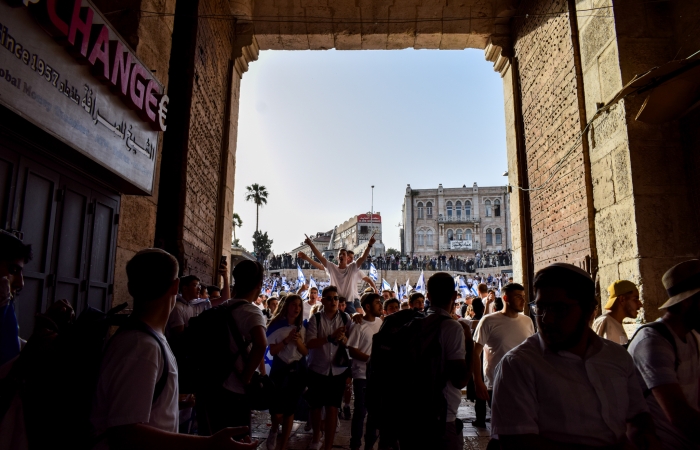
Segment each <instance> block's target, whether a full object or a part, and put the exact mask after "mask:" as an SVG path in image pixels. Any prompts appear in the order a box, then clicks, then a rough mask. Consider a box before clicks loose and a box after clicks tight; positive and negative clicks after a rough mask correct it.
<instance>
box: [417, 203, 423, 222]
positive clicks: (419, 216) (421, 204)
mask: <svg viewBox="0 0 700 450" xmlns="http://www.w3.org/2000/svg"><path fill="white" fill-rule="evenodd" d="M417 206H418V218H419V219H422V218H423V202H418V205H417Z"/></svg>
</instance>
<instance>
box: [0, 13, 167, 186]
mask: <svg viewBox="0 0 700 450" xmlns="http://www.w3.org/2000/svg"><path fill="white" fill-rule="evenodd" d="M24 4H25V5H26V4H28V5H29V6H22V2H19V5H20V6H16V7H12V6H10V5H9V4H8V3H7V2H6V1H2V0H0V102H1V103H2V104H4V105H5V106H7V107H8V108H10V109H11V110H13V111H15V112H16V113H17V114H19V115H20V116H22V117H24V118H25V119H27V120H29V121H30V122H33V123H34V124H36V125H37V126H39V127H40V128H42V129H44V130H46V131H47V132H49V133H50V134H52V135H54V136H55V137H57V138H58V139H60V140H61V141H63V142H65V143H66V144H68V145H70V146H71V147H73V148H75V149H76V150H78V151H79V152H81V153H82V154H84V155H85V156H86V157H88V158H90V159H91V160H93V161H95V162H97V163H99V164H100V165H102V166H104V167H106V168H107V169H109V170H110V171H112V172H114V173H115V174H117V175H118V176H120V177H121V178H123V179H124V180H126V181H128V182H129V183H130V184H131V185H133V186H135V187H136V188H138V190H140V191H143V192H144V193H148V194H150V193H152V191H153V180H154V174H155V164H156V152H157V148H158V138H159V131H162V130H165V118H166V113H167V102H168V97H167V95H164V88H163V85H162V84H160V83H159V82H158V80H156V79H155V77H153V76H152V74H151V72H150V71H149V70H147V69H146V67H145V66H144V65H143V64H142V63H141V62H140V61H139V60H138V59H137V58H136V56H135V55H134V53H133V51H132V50H130V49H129V47H128V46H127V45H126V43H125V42H124V40H123V39H122V38H121V37H120V36H119V35H118V34H117V33H116V32H115V31H114V30H113V29H112V27H111V25H109V23H108V22H107V21H106V20H105V19H104V17H103V16H102V15H101V14H100V13H99V11H98V10H97V9H96V8H95V7H94V6H93V5H92V3H90V2H89V0H63V1H62V0H52V1H49V0H34V1H25V2H24Z"/></svg>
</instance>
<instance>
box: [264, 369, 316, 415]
mask: <svg viewBox="0 0 700 450" xmlns="http://www.w3.org/2000/svg"><path fill="white" fill-rule="evenodd" d="M306 374H307V370H306V358H305V357H304V358H302V359H301V360H299V361H296V362H294V363H292V364H285V363H284V362H282V361H281V360H280V359H279V358H277V357H275V359H274V360H273V362H272V369H271V370H270V379H271V380H272V382H273V383H274V384H275V395H274V396H273V398H272V404H271V405H270V414H282V415H284V416H287V417H288V416H293V415H294V411H295V410H296V408H297V404H298V403H299V398H300V397H301V394H302V393H303V392H304V388H305V387H306Z"/></svg>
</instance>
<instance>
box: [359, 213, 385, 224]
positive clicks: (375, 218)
mask: <svg viewBox="0 0 700 450" xmlns="http://www.w3.org/2000/svg"><path fill="white" fill-rule="evenodd" d="M357 223H382V216H380V215H379V214H359V215H358V216H357Z"/></svg>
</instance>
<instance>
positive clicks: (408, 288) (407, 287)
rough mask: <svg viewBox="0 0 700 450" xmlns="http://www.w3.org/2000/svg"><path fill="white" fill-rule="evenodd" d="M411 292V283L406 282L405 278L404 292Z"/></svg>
mask: <svg viewBox="0 0 700 450" xmlns="http://www.w3.org/2000/svg"><path fill="white" fill-rule="evenodd" d="M410 293H411V283H409V282H408V278H406V292H404V294H406V295H408V294H410Z"/></svg>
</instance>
